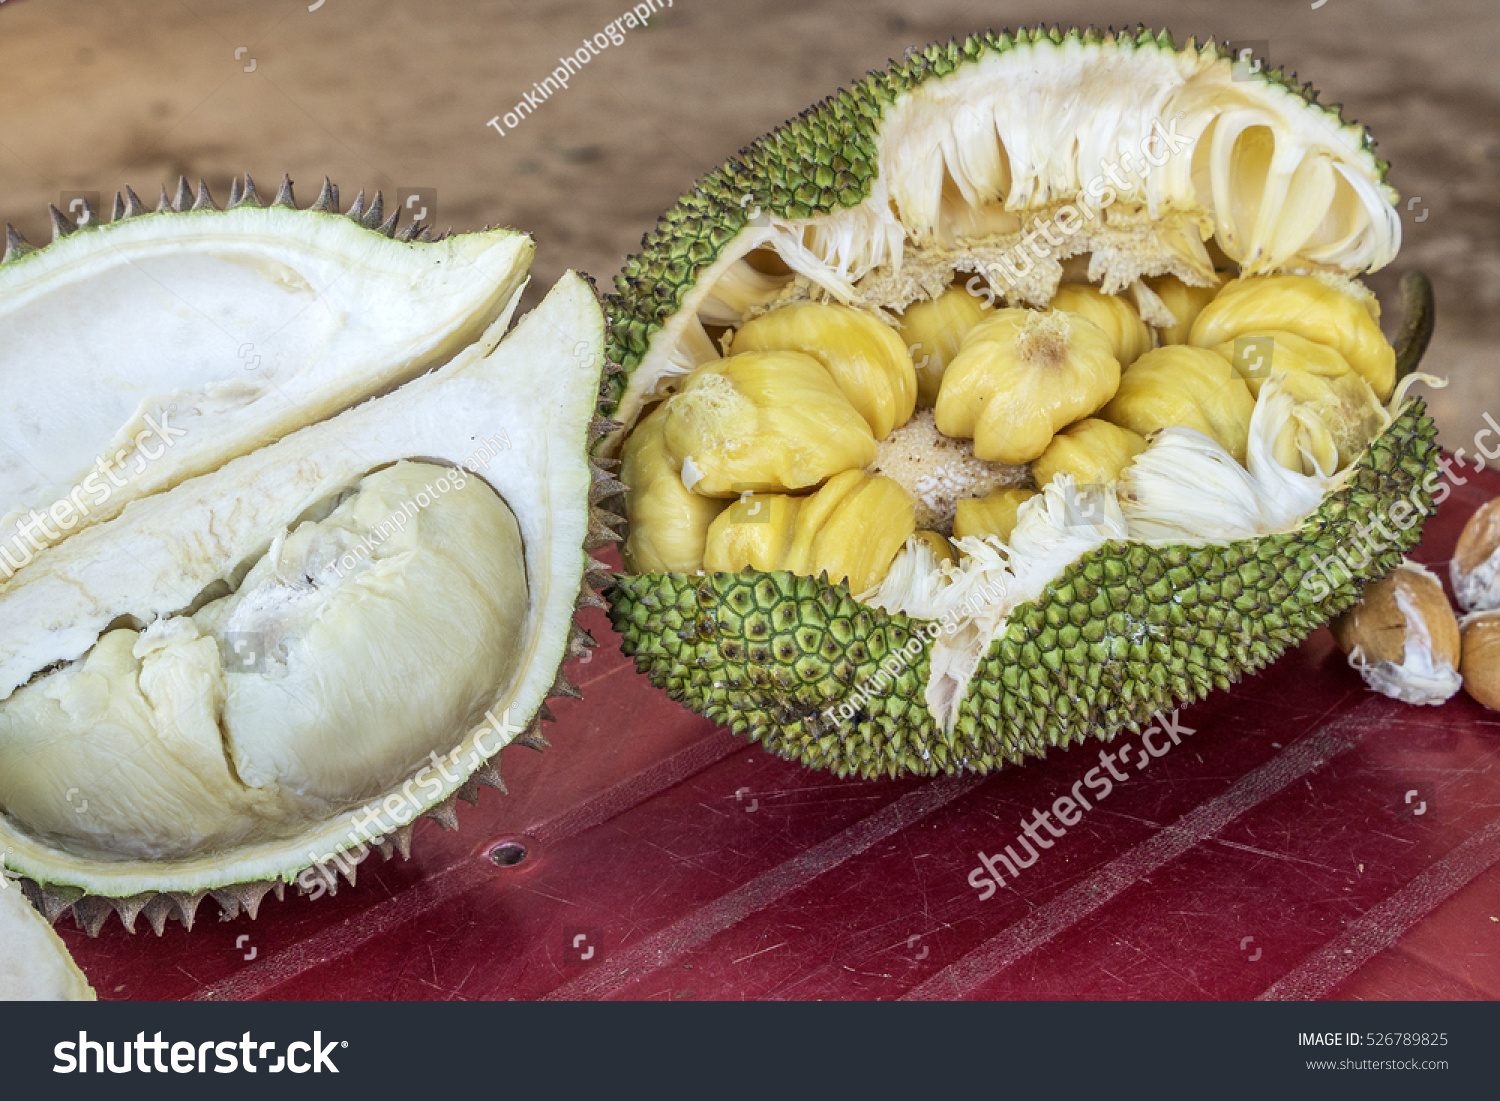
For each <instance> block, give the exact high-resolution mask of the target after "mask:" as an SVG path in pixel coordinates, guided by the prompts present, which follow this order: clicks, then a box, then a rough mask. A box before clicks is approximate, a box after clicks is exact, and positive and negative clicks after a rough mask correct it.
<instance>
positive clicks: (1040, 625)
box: [607, 399, 1438, 778]
mask: <svg viewBox="0 0 1500 1101" xmlns="http://www.w3.org/2000/svg"><path fill="white" fill-rule="evenodd" d="M1436 434H1437V430H1436V426H1435V425H1434V424H1433V422H1432V420H1431V418H1429V417H1428V416H1427V415H1426V413H1425V406H1424V404H1423V402H1422V401H1421V400H1420V399H1412V400H1411V401H1409V402H1408V403H1407V404H1406V406H1405V408H1404V409H1403V410H1402V412H1401V414H1400V415H1399V416H1398V417H1397V418H1396V420H1395V421H1394V423H1393V424H1392V425H1391V427H1390V428H1388V429H1387V430H1386V431H1385V432H1384V433H1383V434H1382V435H1381V436H1380V437H1379V438H1378V439H1377V440H1376V441H1375V442H1374V443H1373V444H1372V445H1371V446H1370V448H1369V449H1368V450H1367V451H1366V452H1365V454H1364V455H1363V456H1362V457H1361V458H1360V459H1359V460H1358V462H1357V463H1356V465H1355V466H1354V467H1353V468H1352V470H1351V471H1350V473H1349V476H1348V478H1347V480H1346V481H1345V482H1344V484H1343V485H1342V486H1341V487H1340V488H1339V489H1337V490H1335V491H1334V492H1332V493H1330V494H1329V495H1328V496H1327V497H1326V498H1325V499H1324V500H1323V502H1322V504H1321V505H1320V506H1319V507H1318V509H1317V510H1316V511H1315V512H1314V513H1313V514H1312V515H1311V516H1309V517H1308V518H1307V520H1306V521H1305V522H1304V523H1303V524H1302V525H1301V526H1300V527H1298V528H1297V529H1296V530H1294V531H1291V532H1287V533H1285V534H1279V535H1269V536H1264V537H1262V538H1258V539H1247V540H1239V541H1236V542H1232V543H1227V544H1208V545H1201V546H1187V545H1175V546H1153V545H1148V544H1144V543H1131V542H1110V543H1106V544H1104V545H1103V546H1101V547H1099V548H1097V549H1095V550H1093V551H1090V552H1089V553H1087V554H1085V555H1083V556H1082V557H1080V558H1079V559H1077V560H1076V561H1074V562H1073V563H1071V564H1070V565H1069V566H1068V567H1067V568H1066V569H1064V570H1063V571H1062V573H1061V574H1060V575H1059V576H1058V577H1057V578H1056V579H1055V580H1054V581H1053V582H1052V583H1051V584H1049V585H1048V586H1047V588H1046V589H1045V590H1044V591H1043V593H1042V595H1041V596H1040V597H1039V598H1038V599H1037V600H1035V601H1033V602H1030V603H1027V604H1022V605H1019V606H1018V607H1016V608H1015V609H1014V611H1013V612H1012V614H1011V615H1010V617H1009V619H1008V621H1007V626H1006V628H1005V631H1004V633H1003V634H1002V635H1001V636H1000V637H999V638H997V639H996V640H995V641H994V642H993V643H992V644H991V645H990V647H989V650H988V652H987V654H986V655H985V657H984V659H983V660H982V661H981V662H980V665H979V668H978V669H977V670H976V672H975V674H974V676H973V678H972V680H971V681H970V682H969V685H968V687H967V689H966V692H965V696H964V699H963V703H962V706H961V708H960V711H959V715H958V719H957V721H956V723H955V725H954V728H953V730H952V731H951V732H948V733H945V732H944V731H943V730H942V729H941V728H940V726H939V725H938V724H937V723H936V722H934V720H933V717H932V715H931V714H930V713H929V711H928V710H927V708H926V706H925V704H924V702H923V692H924V689H925V687H926V684H927V673H928V659H929V654H930V651H931V642H930V638H931V632H932V629H933V628H934V626H939V625H934V624H931V623H930V622H929V621H923V620H913V619H911V618H909V617H907V616H905V615H892V614H890V613H887V612H885V611H883V610H881V609H878V608H872V607H868V606H866V605H863V604H860V603H859V602H857V601H856V600H854V599H853V598H852V597H851V596H850V594H849V591H848V588H847V586H845V585H843V584H839V585H830V584H828V583H827V581H826V578H825V579H815V578H811V577H799V576H794V575H792V574H790V573H784V572H783V573H759V572H756V571H754V570H745V571H743V572H741V573H738V574H729V573H714V574H705V575H701V576H693V575H687V574H641V575H636V576H622V577H620V578H618V579H617V581H616V584H615V586H614V587H613V589H612V590H610V591H609V593H608V594H607V596H608V599H609V601H610V604H611V611H610V618H611V620H612V622H613V623H614V626H615V629H616V630H617V631H618V632H619V634H620V636H621V638H622V640H623V644H622V646H623V649H624V652H625V653H626V654H628V655H630V656H631V657H632V658H633V659H634V660H635V663H636V666H637V667H638V668H639V669H640V670H641V671H642V672H644V673H646V674H647V675H648V676H649V677H650V679H651V682H652V683H653V684H654V685H656V686H657V687H658V688H662V689H665V690H666V692H667V694H668V695H670V696H671V697H672V698H673V699H675V700H678V701H680V702H682V703H685V704H686V705H687V706H689V707H690V708H692V709H693V710H694V711H697V712H698V713H700V714H702V715H704V716H706V717H707V718H709V719H711V720H713V721H714V722H716V723H720V724H722V725H724V726H727V727H729V728H730V730H732V731H733V732H734V733H736V734H740V735H744V736H747V737H749V738H750V739H751V740H753V741H757V742H760V743H761V744H762V745H763V746H764V747H765V748H766V749H767V750H769V751H770V752H772V753H775V754H776V755H777V756H780V757H783V758H786V759H788V760H797V761H801V762H802V763H803V764H804V765H806V766H808V767H810V768H819V769H826V770H829V771H831V772H834V773H836V774H838V775H840V776H851V775H852V776H860V777H865V778H874V777H880V776H888V777H894V776H901V775H906V774H916V775H926V776H931V775H936V774H939V773H953V772H965V771H972V772H978V773H986V772H989V771H991V770H993V769H997V768H999V767H1001V766H1002V765H1003V764H1004V763H1005V762H1011V763H1020V762H1021V761H1023V760H1024V759H1025V758H1027V757H1031V756H1044V755H1045V754H1046V752H1047V750H1048V749H1049V748H1051V747H1054V746H1056V747H1064V746H1068V745H1071V744H1074V743H1077V742H1081V741H1083V740H1084V739H1085V738H1089V737H1093V738H1098V739H1102V740H1109V739H1110V738H1112V737H1113V736H1114V735H1115V734H1116V733H1117V732H1119V731H1120V730H1131V731H1136V732H1139V731H1140V729H1141V728H1142V725H1143V724H1146V723H1149V721H1150V720H1151V716H1152V715H1153V713H1154V712H1157V711H1163V712H1168V711H1170V710H1171V709H1172V708H1174V707H1178V706H1180V705H1183V704H1187V703H1191V702H1193V701H1195V700H1198V699H1201V698H1202V697H1203V696H1205V695H1207V694H1208V693H1209V692H1210V691H1212V690H1213V689H1215V688H1227V687H1229V686H1230V685H1231V684H1233V683H1234V682H1235V681H1237V680H1239V678H1240V677H1241V676H1243V675H1244V674H1245V673H1248V672H1253V671H1255V670H1257V669H1260V668H1263V667H1264V666H1266V665H1269V664H1270V663H1271V662H1272V661H1274V660H1275V659H1276V658H1277V657H1279V656H1280V655H1281V654H1282V653H1284V652H1285V651H1286V650H1288V649H1289V648H1291V647H1293V646H1295V645H1297V644H1298V643H1300V642H1301V641H1302V640H1304V639H1305V638H1307V636H1308V635H1310V634H1311V633H1312V632H1313V631H1314V630H1316V629H1317V628H1318V627H1319V626H1321V625H1322V624H1324V623H1326V622H1327V621H1328V620H1329V619H1331V618H1333V617H1334V616H1336V615H1338V614H1339V613H1341V612H1343V611H1345V610H1347V609H1348V608H1349V607H1351V606H1352V605H1353V604H1354V603H1355V602H1356V601H1357V600H1358V599H1359V596H1360V593H1361V592H1362V591H1363V588H1364V586H1365V585H1366V584H1368V583H1370V582H1372V581H1375V580H1377V579H1379V578H1380V577H1383V576H1384V575H1385V574H1386V573H1388V572H1390V571H1391V570H1392V569H1394V568H1395V567H1396V566H1397V564H1398V563H1399V562H1400V561H1401V558H1402V555H1403V554H1404V553H1405V552H1407V551H1409V550H1410V549H1411V548H1412V547H1414V546H1415V545H1416V544H1417V542H1418V541H1419V540H1420V538H1421V522H1420V521H1421V520H1425V518H1426V517H1427V516H1430V515H1431V514H1432V513H1433V512H1434V511H1435V508H1434V506H1433V503H1432V490H1431V488H1430V487H1429V486H1428V485H1426V484H1425V481H1430V480H1431V479H1430V478H1429V477H1428V475H1430V474H1431V473H1432V472H1434V471H1435V470H1436V469H1437V467H1436V466H1435V460H1436V458H1437V455H1438V446H1437V443H1436ZM1402 499H1406V500H1408V501H1411V502H1413V503H1414V504H1416V503H1419V504H1420V506H1421V512H1420V519H1419V521H1418V522H1416V523H1413V524H1411V526H1410V527H1409V529H1407V530H1402V529H1401V528H1400V527H1399V526H1398V525H1394V524H1391V525H1386V529H1387V531H1388V532H1390V534H1391V535H1392V536H1394V538H1385V537H1384V536H1382V535H1381V534H1379V533H1378V532H1376V531H1373V530H1372V529H1373V528H1374V527H1375V524H1376V522H1377V521H1382V520H1384V519H1385V518H1386V517H1387V516H1388V514H1389V510H1390V508H1391V506H1392V505H1393V504H1394V503H1395V502H1397V501H1398V500H1402ZM1346 554H1347V561H1346V557H1345V556H1346ZM1361 559H1363V561H1361ZM844 704H850V705H852V706H853V710H854V714H853V715H851V716H850V717H849V718H848V721H847V722H841V721H840V719H839V711H840V707H841V705H844Z"/></svg>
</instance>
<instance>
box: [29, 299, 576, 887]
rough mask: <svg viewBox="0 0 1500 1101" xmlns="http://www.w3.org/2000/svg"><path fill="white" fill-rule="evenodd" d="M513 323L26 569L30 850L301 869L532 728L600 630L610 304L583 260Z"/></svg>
mask: <svg viewBox="0 0 1500 1101" xmlns="http://www.w3.org/2000/svg"><path fill="white" fill-rule="evenodd" d="M518 285H519V284H518ZM508 320H509V310H508V309H506V310H504V311H502V312H501V313H500V314H499V315H497V316H496V317H495V318H494V320H492V321H491V322H490V323H489V325H488V326H487V328H486V329H485V330H484V331H483V332H482V333H480V334H479V335H478V336H477V337H476V338H475V339H474V340H473V341H471V342H470V343H469V344H468V345H467V346H466V347H465V348H464V349H463V350H461V351H460V352H459V353H458V354H457V355H456V356H453V357H451V358H450V360H449V361H448V362H446V363H445V364H443V365H442V366H440V367H438V368H437V369H436V370H434V371H431V372H430V373H428V374H425V375H423V376H422V377H420V378H417V379H415V380H414V381H411V382H408V383H407V384H406V385H404V386H402V387H400V388H398V389H395V390H394V391H392V392H390V393H388V394H385V395H384V396H381V397H377V398H375V399H374V400H371V401H367V402H365V403H363V404H360V405H357V406H355V407H354V408H352V409H348V410H346V411H344V412H342V413H338V414H337V415H335V416H332V417H330V418H328V419H324V420H321V421H320V422H318V423H314V424H310V425H308V426H307V427H304V428H302V429H300V430H298V431H295V432H292V433H291V434H289V435H287V436H286V437H284V438H282V439H279V440H277V441H276V442H273V443H269V444H267V445H266V446H263V447H259V448H257V449H254V450H251V451H250V452H248V453H246V454H244V455H241V456H240V457H238V458H235V459H233V460H232V461H228V462H226V463H224V464H223V465H221V466H219V467H218V468H217V469H214V470H212V471H210V472H208V473H205V474H202V475H199V476H197V477H194V478H190V479H188V480H186V481H183V482H182V483H180V484H178V485H177V486H176V487H175V488H173V489H171V490H169V491H166V492H162V493H157V494H154V495H150V496H144V497H141V498H139V499H137V500H135V501H133V502H132V503H131V504H130V505H129V506H128V507H126V508H125V509H124V510H123V511H122V512H121V513H120V514H119V515H118V516H116V517H114V518H113V519H110V520H107V521H103V522H100V523H96V524H93V525H92V526H89V527H87V528H86V529H84V530H82V531H80V532H78V533H77V534H74V535H72V536H71V537H70V538H68V539H66V540H64V541H62V542H61V543H59V544H57V545H55V546H53V547H50V548H49V549H46V550H43V551H41V552H39V553H38V554H37V555H36V557H35V560H34V561H32V562H30V563H29V564H28V565H26V566H25V567H24V568H23V569H22V570H20V571H19V572H18V573H17V574H16V576H15V577H14V579H13V580H12V581H11V583H10V584H9V585H8V586H7V587H6V588H5V589H4V590H3V591H0V683H3V684H4V685H5V687H4V688H3V689H0V692H3V693H4V696H3V702H0V850H3V851H4V852H5V859H6V864H7V865H8V867H9V868H11V869H12V870H13V871H14V872H17V873H19V874H22V875H24V876H27V877H28V878H31V879H34V880H36V881H37V882H38V883H41V884H43V885H47V886H49V887H57V888H63V889H69V890H81V891H84V892H87V893H88V894H92V895H98V896H103V897H108V898H128V897H131V896H140V895H143V894H149V893H150V892H167V891H171V892H179V893H183V894H192V893H196V892H203V891H208V890H213V889H216V888H220V887H224V886H226V885H231V884H237V883H245V882H251V881H291V880H292V879H293V878H295V877H296V876H297V874H298V873H299V872H301V871H302V870H304V869H306V868H308V867H310V866H313V865H315V864H319V863H323V862H326V861H328V860H329V859H331V858H332V857H333V856H334V855H336V854H338V853H340V852H342V851H345V850H347V849H352V848H356V847H362V846H363V845H365V844H368V843H369V842H371V841H372V840H375V839H377V838H379V839H388V838H389V837H391V836H393V835H395V834H397V833H399V832H401V831H403V830H406V829H408V828H409V827H410V825H411V824H412V822H413V821H414V820H415V819H416V818H417V817H418V816H420V815H421V814H423V813H424V812H425V811H427V810H428V809H430V808H432V807H433V806H435V805H437V804H439V803H442V802H444V801H445V800H448V799H450V798H451V797H452V796H453V795H454V793H455V792H457V791H459V790H460V789H461V788H464V786H465V785H466V784H467V783H468V782H469V780H470V777H471V776H473V775H474V774H475V773H476V772H478V771H479V770H480V769H481V768H483V767H484V766H485V765H486V763H487V762H488V761H489V760H490V759H491V758H492V757H494V756H495V755H496V754H497V753H498V752H499V751H500V750H501V749H502V748H503V747H504V745H505V744H507V743H508V742H509V741H510V740H511V739H513V738H514V737H515V736H516V735H517V734H519V733H520V732H522V731H523V730H525V729H527V727H528V724H531V723H532V722H533V721H534V717H535V716H536V714H537V713H538V710H539V708H540V707H541V705H542V703H543V701H544V700H545V698H546V697H547V696H548V695H550V694H552V693H553V691H554V689H555V683H554V682H555V677H556V674H557V670H558V668H559V666H560V665H561V663H562V661H563V660H564V657H565V655H566V653H567V652H568V650H569V645H570V637H571V635H572V633H573V631H574V630H575V629H574V627H573V625H572V616H573V611H574V608H575V604H576V601H577V600H578V598H579V589H580V582H581V581H582V578H583V574H584V569H585V564H586V555H585V552H584V550H583V547H584V544H585V541H586V540H587V538H588V536H589V531H590V514H589V509H590V505H589V491H590V486H591V484H592V481H593V478H594V474H593V472H592V471H591V468H590V464H589V462H588V460H587V457H586V453H585V452H586V446H585V444H586V439H587V437H588V433H589V430H590V429H589V426H590V422H591V420H592V418H593V414H594V408H593V406H594V399H593V395H594V394H595V393H596V390H597V386H598V380H599V377H600V371H601V368H602V364H603V343H604V322H603V315H602V312H601V311H600V309H599V305H598V301H597V299H596V297H595V295H594V293H593V290H592V288H591V287H590V286H589V285H588V284H587V283H586V282H585V281H584V280H583V279H582V278H580V277H578V276H576V275H574V274H572V273H569V274H567V275H566V276H564V278H563V279H562V280H561V281H560V282H559V283H558V285H557V286H556V287H554V288H553V290H552V291H551V292H550V293H549V294H548V295H547V297H546V299H545V300H544V301H543V302H542V304H541V305H540V306H538V307H537V308H536V309H535V310H534V311H532V313H530V314H528V315H527V316H526V317H525V318H523V319H522V320H521V321H520V322H519V323H518V324H517V326H516V327H515V329H514V330H513V331H512V332H510V333H509V334H508V335H504V339H503V340H502V339H501V338H502V334H503V333H504V329H505V327H506V325H507V323H508ZM491 716H493V718H494V721H491V718H490V717H491ZM85 800H87V804H86V805H85Z"/></svg>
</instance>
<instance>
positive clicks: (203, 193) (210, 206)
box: [193, 180, 219, 210]
mask: <svg viewBox="0 0 1500 1101" xmlns="http://www.w3.org/2000/svg"><path fill="white" fill-rule="evenodd" d="M193 209H194V210H218V209H219V204H218V203H216V202H214V198H213V196H212V195H210V194H209V193H208V184H206V183H204V182H203V181H202V180H199V181H198V196H197V198H195V199H194V200H193Z"/></svg>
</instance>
